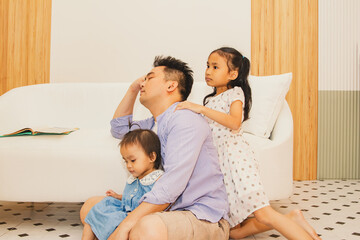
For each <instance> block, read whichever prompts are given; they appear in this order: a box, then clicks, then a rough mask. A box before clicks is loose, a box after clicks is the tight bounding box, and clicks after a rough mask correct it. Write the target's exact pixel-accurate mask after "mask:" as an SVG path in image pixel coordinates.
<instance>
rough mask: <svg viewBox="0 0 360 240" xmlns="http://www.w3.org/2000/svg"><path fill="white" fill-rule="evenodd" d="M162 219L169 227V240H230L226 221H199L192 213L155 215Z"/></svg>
mask: <svg viewBox="0 0 360 240" xmlns="http://www.w3.org/2000/svg"><path fill="white" fill-rule="evenodd" d="M153 214H155V215H157V216H159V217H160V218H161V220H162V221H163V222H164V224H165V225H166V227H167V232H168V240H178V239H179V240H190V239H192V240H193V239H195V240H202V239H204V240H205V239H214V240H222V239H224V240H228V239H229V231H230V226H229V223H228V222H227V221H226V220H225V219H223V218H222V219H221V220H220V221H219V222H216V223H211V222H208V221H205V220H199V219H197V218H196V217H195V215H194V214H193V213H192V212H190V211H170V212H157V213H153Z"/></svg>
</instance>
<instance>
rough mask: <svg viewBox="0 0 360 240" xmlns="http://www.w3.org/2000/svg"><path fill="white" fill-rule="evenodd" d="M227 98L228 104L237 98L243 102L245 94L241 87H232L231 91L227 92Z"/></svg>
mask: <svg viewBox="0 0 360 240" xmlns="http://www.w3.org/2000/svg"><path fill="white" fill-rule="evenodd" d="M229 100H230V101H229V102H230V104H231V103H232V102H235V101H237V100H240V101H241V102H242V103H243V104H244V103H245V96H244V92H243V90H242V89H241V87H234V88H233V89H232V91H230V92H229Z"/></svg>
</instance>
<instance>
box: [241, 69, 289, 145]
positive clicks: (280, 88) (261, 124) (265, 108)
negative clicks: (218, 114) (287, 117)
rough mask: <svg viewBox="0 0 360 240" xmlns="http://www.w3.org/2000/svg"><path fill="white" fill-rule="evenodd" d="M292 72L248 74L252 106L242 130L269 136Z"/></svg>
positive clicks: (264, 136)
mask: <svg viewBox="0 0 360 240" xmlns="http://www.w3.org/2000/svg"><path fill="white" fill-rule="evenodd" d="M291 80H292V73H285V74H281V75H271V76H261V77H258V76H252V75H250V76H249V84H250V87H251V93H252V107H251V109H250V113H249V119H248V120H246V121H245V122H243V124H242V126H243V127H242V128H243V130H244V132H247V133H251V134H254V135H256V136H259V137H263V138H269V137H270V134H271V132H272V130H273V128H274V125H275V122H276V119H277V118H278V116H279V113H280V110H281V108H282V106H283V104H284V101H285V96H286V94H287V92H288V91H289V87H290V83H291Z"/></svg>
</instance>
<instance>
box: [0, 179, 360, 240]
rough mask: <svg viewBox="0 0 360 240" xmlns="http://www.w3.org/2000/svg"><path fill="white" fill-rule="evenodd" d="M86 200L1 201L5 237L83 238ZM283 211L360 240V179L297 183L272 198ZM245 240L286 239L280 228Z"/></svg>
mask: <svg viewBox="0 0 360 240" xmlns="http://www.w3.org/2000/svg"><path fill="white" fill-rule="evenodd" d="M81 205H82V203H23V202H4V201H0V240H2V239H9V240H11V239H31V240H38V239H43V240H45V239H46V240H51V239H81V233H82V224H81V222H80V219H79V210H80V208H81ZM271 205H272V206H273V207H274V208H275V209H276V210H278V211H279V212H281V213H286V212H289V211H291V210H292V209H295V208H297V209H301V210H302V212H303V214H304V216H305V218H306V219H307V220H308V221H309V222H310V224H311V225H312V226H313V227H314V228H315V229H316V231H317V232H318V233H319V234H320V235H321V237H322V239H324V240H327V239H329V240H342V239H347V240H350V239H354V240H360V180H324V181H301V182H294V194H293V195H292V196H291V197H290V199H283V200H279V201H272V202H271ZM245 239H285V238H284V237H282V236H280V234H279V233H278V232H276V231H268V232H266V233H262V234H258V235H254V236H250V237H247V238H245Z"/></svg>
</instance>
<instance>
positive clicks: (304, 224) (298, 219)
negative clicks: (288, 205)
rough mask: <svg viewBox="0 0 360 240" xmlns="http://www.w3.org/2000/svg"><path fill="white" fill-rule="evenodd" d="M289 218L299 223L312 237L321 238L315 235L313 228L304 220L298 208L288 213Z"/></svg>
mask: <svg viewBox="0 0 360 240" xmlns="http://www.w3.org/2000/svg"><path fill="white" fill-rule="evenodd" d="M288 216H289V217H290V218H291V220H293V221H294V222H296V223H297V224H299V225H300V226H301V227H302V228H303V229H304V230H305V231H306V232H307V233H308V234H309V235H310V236H311V237H312V238H313V239H315V240H321V238H320V237H319V236H318V235H317V233H316V231H315V229H314V228H313V227H311V225H310V224H309V223H308V222H307V221H306V219H305V217H304V215H303V214H302V212H301V211H300V210H298V209H296V210H293V211H291V212H290V213H289V215H288Z"/></svg>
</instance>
